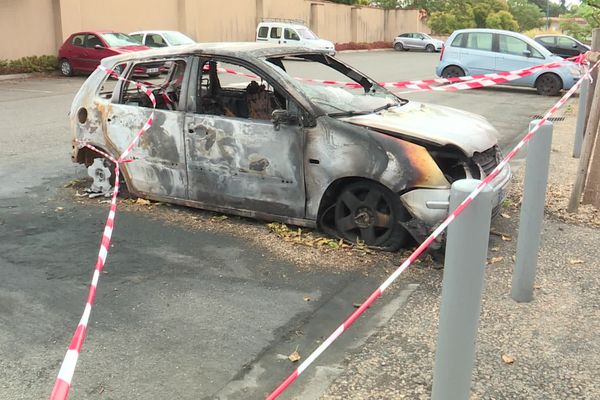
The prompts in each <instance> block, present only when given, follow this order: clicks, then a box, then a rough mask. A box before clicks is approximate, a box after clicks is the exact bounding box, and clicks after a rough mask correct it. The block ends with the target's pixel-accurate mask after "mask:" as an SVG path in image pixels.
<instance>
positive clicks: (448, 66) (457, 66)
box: [442, 64, 467, 76]
mask: <svg viewBox="0 0 600 400" xmlns="http://www.w3.org/2000/svg"><path fill="white" fill-rule="evenodd" d="M452 67H456V68H459V69H460V70H461V71H462V72H463V73H464V74H465V76H466V75H467V70H466V69H465V68H464V67H462V66H460V65H458V64H448V65H446V66H445V67H444V68H443V69H442V75H443V74H444V71H446V70H447V69H448V68H452Z"/></svg>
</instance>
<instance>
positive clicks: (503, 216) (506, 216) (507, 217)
mask: <svg viewBox="0 0 600 400" xmlns="http://www.w3.org/2000/svg"><path fill="white" fill-rule="evenodd" d="M500 216H501V217H502V218H506V219H510V215H508V214H506V213H500Z"/></svg>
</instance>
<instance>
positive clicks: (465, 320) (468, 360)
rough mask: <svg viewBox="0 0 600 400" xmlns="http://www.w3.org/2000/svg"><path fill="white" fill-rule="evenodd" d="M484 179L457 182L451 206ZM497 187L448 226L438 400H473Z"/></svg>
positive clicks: (435, 394)
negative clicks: (482, 297)
mask: <svg viewBox="0 0 600 400" xmlns="http://www.w3.org/2000/svg"><path fill="white" fill-rule="evenodd" d="M478 183H479V181H478V180H474V179H464V180H460V181H457V182H454V184H452V190H451V194H450V208H451V209H452V210H453V209H455V208H456V207H457V206H458V205H459V204H460V203H461V202H462V201H463V200H464V199H465V198H466V197H467V196H468V195H469V193H471V192H472V191H473V189H475V187H476V186H477V184H478ZM492 199H493V192H492V191H491V189H489V188H485V189H484V190H483V191H482V192H481V193H480V194H479V196H477V197H476V198H475V200H473V202H472V203H471V204H470V205H469V206H468V207H467V208H465V210H464V211H463V212H462V214H461V215H460V216H458V217H457V219H456V220H455V221H454V222H453V223H452V224H450V226H448V238H447V241H446V262H445V268H444V279H443V284H442V285H443V286H442V303H441V306H440V324H439V334H438V341H437V349H436V354H435V366H434V370H433V390H432V394H431V398H432V400H468V399H469V392H470V389H471V375H472V372H473V365H474V363H475V342H476V338H477V328H478V326H479V314H480V310H481V292H482V290H483V278H484V273H485V263H486V259H487V252H488V240H489V235H490V219H491V215H492Z"/></svg>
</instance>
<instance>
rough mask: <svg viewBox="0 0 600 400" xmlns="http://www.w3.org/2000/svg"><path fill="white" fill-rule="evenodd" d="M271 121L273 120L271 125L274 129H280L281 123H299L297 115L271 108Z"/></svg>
mask: <svg viewBox="0 0 600 400" xmlns="http://www.w3.org/2000/svg"><path fill="white" fill-rule="evenodd" d="M271 121H273V126H274V127H275V130H276V131H278V130H279V129H280V127H281V124H285V125H295V124H298V123H299V120H298V117H297V116H296V115H293V114H290V113H289V111H288V110H273V112H272V113H271Z"/></svg>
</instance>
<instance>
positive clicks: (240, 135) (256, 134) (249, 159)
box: [70, 43, 510, 250]
mask: <svg viewBox="0 0 600 400" xmlns="http://www.w3.org/2000/svg"><path fill="white" fill-rule="evenodd" d="M156 62H162V63H168V65H170V70H169V72H168V74H165V75H162V76H161V78H160V79H156V80H155V81H152V82H147V83H145V84H151V86H150V89H151V90H152V92H153V93H154V95H155V97H156V99H157V106H156V112H155V116H154V123H153V125H152V127H151V128H150V129H149V130H148V131H147V133H146V134H145V135H144V136H143V137H142V139H141V140H140V142H139V144H138V146H136V147H135V148H134V149H133V152H132V154H131V157H130V158H131V159H132V160H133V161H132V162H129V163H125V164H123V165H122V170H123V174H124V177H125V181H126V184H127V187H128V189H129V191H130V192H131V193H132V194H134V195H137V196H139V197H144V198H148V199H154V200H157V201H163V202H172V203H177V204H183V205H187V206H190V207H198V208H203V209H208V210H213V211H218V212H226V213H231V214H237V215H242V216H247V217H253V218H259V219H266V220H275V221H281V222H286V223H291V224H295V225H300V226H307V227H318V228H320V229H321V230H323V231H325V232H328V233H330V234H331V235H334V236H337V237H338V238H342V239H344V240H347V241H350V242H356V241H362V242H364V243H366V244H367V245H369V246H372V247H378V248H382V249H387V250H395V249H397V248H399V247H400V246H402V245H404V244H406V243H407V242H408V241H409V240H410V238H411V236H412V237H414V238H416V239H418V240H421V239H423V238H424V237H425V236H426V235H427V234H429V232H431V230H432V229H433V227H434V226H435V225H436V224H437V223H439V222H440V220H442V219H443V218H444V217H445V216H446V215H447V213H448V197H449V190H450V185H451V183H452V182H453V181H455V180H457V179H462V178H483V177H485V176H486V174H489V173H490V171H491V170H492V169H493V168H494V167H495V166H496V165H497V164H498V161H499V158H500V152H499V150H498V146H497V141H496V136H497V132H496V130H495V129H494V128H493V127H492V126H491V125H490V124H489V123H488V122H487V121H486V120H485V119H484V118H483V117H480V116H477V115H474V114H470V113H467V112H464V111H459V110H453V109H450V108H446V107H440V106H432V105H426V104H422V103H418V102H413V101H408V100H405V99H402V98H399V97H397V96H396V95H394V94H393V93H391V92H389V91H388V90H386V89H385V88H383V87H381V86H379V85H378V84H377V82H376V81H375V80H373V79H370V78H368V77H367V76H365V75H363V74H362V73H360V72H358V71H357V70H355V69H354V68H352V67H351V66H349V65H347V64H344V63H342V62H341V61H339V60H337V59H336V58H334V57H331V56H330V55H328V54H326V53H324V52H321V51H317V50H311V49H307V48H299V47H298V48H294V47H287V46H286V47H283V46H277V45H269V44H262V43H217V44H202V45H200V44H197V45H191V46H184V47H177V48H166V49H160V50H158V49H157V50H149V51H145V52H136V53H129V54H126V55H125V54H124V55H121V56H116V57H111V58H106V59H104V60H103V61H102V65H104V66H105V67H107V68H114V67H115V66H123V67H124V68H123V74H124V76H126V77H128V78H129V77H131V74H132V72H133V71H134V70H135V69H136V68H139V67H140V66H143V65H145V64H147V63H156ZM301 71H313V72H310V73H311V74H313V73H315V72H314V71H321V72H320V76H319V77H322V76H324V75H325V74H327V73H328V72H329V73H331V74H333V75H335V76H333V77H334V78H335V79H337V80H346V81H349V82H352V85H346V86H344V87H335V86H324V85H319V84H314V83H311V82H308V81H306V80H299V79H296V78H295V77H297V73H299V72H301ZM321 74H322V75H321ZM311 77H314V76H312V75H311ZM151 107H152V104H151V103H150V101H149V100H148V98H147V96H146V94H145V93H144V92H143V91H141V90H139V89H138V88H137V87H136V85H135V84H133V83H130V82H126V81H125V82H123V81H120V80H119V81H115V80H114V79H110V78H109V77H108V76H107V74H106V73H105V72H103V71H101V70H97V71H96V72H94V73H93V74H92V75H90V77H89V78H88V79H87V81H86V82H85V83H84V84H83V86H82V87H81V89H80V90H79V92H78V94H77V95H76V97H75V99H74V101H73V105H72V108H71V114H70V115H71V129H72V132H73V136H74V141H73V152H72V159H73V161H74V162H76V163H82V164H85V165H87V166H91V165H95V166H96V167H95V168H98V169H100V170H101V171H98V172H99V175H103V176H106V175H108V174H110V173H111V168H112V166H111V164H110V162H108V161H106V160H103V159H102V156H101V155H99V154H98V153H96V152H94V151H92V150H90V149H89V148H87V147H82V146H81V144H82V143H89V144H92V145H94V146H96V147H97V148H99V149H101V150H104V151H105V152H106V153H108V154H110V155H112V156H113V157H117V156H118V155H119V154H120V153H121V152H123V151H124V150H125V148H126V147H127V145H128V144H129V143H130V142H131V141H132V139H133V138H134V136H135V134H136V132H137V131H138V130H139V129H140V127H142V125H143V124H144V123H145V121H146V120H147V119H148V117H149V116H150V113H151V111H152V110H151ZM93 168H94V167H93ZM93 168H92V169H93ZM90 174H91V175H92V176H94V175H95V173H94V171H91V172H90ZM509 177H510V172H509V170H508V169H505V170H503V171H502V172H501V173H500V174H499V175H498V176H497V177H496V178H495V179H494V181H493V188H494V190H495V191H496V197H495V202H494V205H495V206H496V207H498V206H499V204H500V203H501V201H502V199H503V196H504V189H503V188H504V187H505V185H506V184H507V182H508V181H509Z"/></svg>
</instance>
